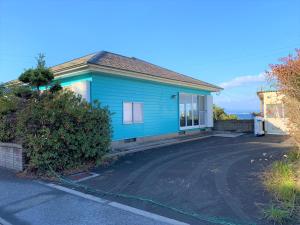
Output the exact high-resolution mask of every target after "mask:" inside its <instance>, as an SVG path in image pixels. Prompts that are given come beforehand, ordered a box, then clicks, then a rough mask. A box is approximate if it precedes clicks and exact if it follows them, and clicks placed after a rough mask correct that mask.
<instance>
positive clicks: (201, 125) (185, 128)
mask: <svg viewBox="0 0 300 225" xmlns="http://www.w3.org/2000/svg"><path fill="white" fill-rule="evenodd" d="M182 95H190V96H192V102H191V103H192V106H191V107H192V118H194V110H193V102H194V96H197V97H196V99H197V101H198V120H199V125H194V119H193V121H192V124H193V125H192V126H184V127H182V126H180V96H182ZM199 96H204V99H205V98H206V95H199V94H193V93H183V92H180V93H179V99H178V109H179V110H178V111H179V120H178V124H179V130H190V129H195V128H205V127H206V115H207V109H206V104H205V103H204V107H205V108H204V109H205V110H204V111H203V110H201V111H200V98H199ZM205 101H206V100H205ZM185 105H186V104H185ZM184 110H185V115H187V112H186V106H184ZM200 112H205V115H204V124H200ZM185 124H187V116H185Z"/></svg>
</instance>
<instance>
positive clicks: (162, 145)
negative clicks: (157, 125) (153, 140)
mask: <svg viewBox="0 0 300 225" xmlns="http://www.w3.org/2000/svg"><path fill="white" fill-rule="evenodd" d="M209 137H214V135H207V136H202V137H195V138H190V139H186V140H178V141H174V142H169V143H163V144H158V145H153V146H146V147H142V146H141V148H137V149H132V150H128V151H124V152H122V151H121V152H117V153H111V154H107V155H106V156H105V158H111V157H115V156H124V155H127V154H131V153H135V152H143V151H146V150H149V149H155V148H160V147H166V146H170V145H176V144H180V143H185V142H190V141H196V140H200V139H205V138H209Z"/></svg>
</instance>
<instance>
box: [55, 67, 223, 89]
mask: <svg viewBox="0 0 300 225" xmlns="http://www.w3.org/2000/svg"><path fill="white" fill-rule="evenodd" d="M83 72H99V73H105V74H109V75H114V76H119V75H121V76H124V77H128V78H133V79H140V80H148V81H153V82H159V83H165V84H172V85H178V86H183V87H189V88H194V89H199V90H206V91H210V92H219V91H221V90H223V89H222V88H220V87H217V86H216V87H211V86H206V85H200V84H193V83H188V82H183V81H178V80H173V79H167V78H161V77H157V76H153V75H149V74H144V73H137V72H133V71H127V70H121V69H116V68H111V67H107V66H100V65H96V64H85V65H80V66H78V67H72V68H69V69H65V70H61V71H57V72H54V75H55V79H60V78H65V77H69V76H76V75H78V74H82V73H83Z"/></svg>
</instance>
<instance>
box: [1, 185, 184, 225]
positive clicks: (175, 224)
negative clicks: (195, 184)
mask: <svg viewBox="0 0 300 225" xmlns="http://www.w3.org/2000/svg"><path fill="white" fill-rule="evenodd" d="M38 183H40V184H42V185H46V186H48V187H51V188H55V189H57V190H60V191H63V192H66V193H68V194H72V195H75V196H78V197H81V198H84V199H87V200H91V201H94V202H97V203H100V204H106V205H109V206H111V207H114V208H117V209H121V210H123V211H127V212H130V213H133V214H135V215H139V216H143V217H146V218H149V219H152V220H155V221H159V222H162V223H167V224H173V225H189V224H188V223H184V222H180V221H178V220H174V219H171V218H168V217H164V216H160V215H158V214H155V213H151V212H147V211H145V210H141V209H137V208H134V207H131V206H128V205H124V204H121V203H118V202H113V201H109V200H105V199H102V198H99V197H96V196H93V195H90V194H85V193H83V192H80V191H76V190H73V189H70V188H66V187H63V186H60V185H57V184H53V183H44V182H42V181H38ZM1 222H2V221H1V217H0V224H1ZM3 225H11V224H10V223H3Z"/></svg>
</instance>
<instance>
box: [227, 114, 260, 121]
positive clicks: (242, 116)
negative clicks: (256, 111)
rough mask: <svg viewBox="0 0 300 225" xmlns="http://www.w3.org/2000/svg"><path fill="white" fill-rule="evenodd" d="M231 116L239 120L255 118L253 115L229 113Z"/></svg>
mask: <svg viewBox="0 0 300 225" xmlns="http://www.w3.org/2000/svg"><path fill="white" fill-rule="evenodd" d="M228 114H229V115H236V116H237V118H238V119H239V120H252V119H253V118H254V116H253V115H252V113H246V112H245V113H232V112H231V113H228Z"/></svg>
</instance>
